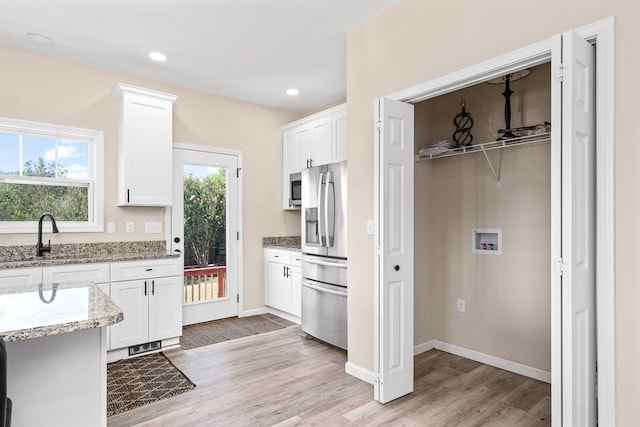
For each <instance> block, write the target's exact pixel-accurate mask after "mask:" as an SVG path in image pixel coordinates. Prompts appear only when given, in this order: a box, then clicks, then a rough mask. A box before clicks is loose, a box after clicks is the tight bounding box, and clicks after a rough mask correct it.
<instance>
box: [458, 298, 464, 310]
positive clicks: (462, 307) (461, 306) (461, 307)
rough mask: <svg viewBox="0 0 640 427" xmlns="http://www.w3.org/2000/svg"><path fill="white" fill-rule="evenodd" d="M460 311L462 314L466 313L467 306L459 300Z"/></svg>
mask: <svg viewBox="0 0 640 427" xmlns="http://www.w3.org/2000/svg"><path fill="white" fill-rule="evenodd" d="M458 311H459V312H460V313H464V311H465V306H464V300H463V299H459V300H458Z"/></svg>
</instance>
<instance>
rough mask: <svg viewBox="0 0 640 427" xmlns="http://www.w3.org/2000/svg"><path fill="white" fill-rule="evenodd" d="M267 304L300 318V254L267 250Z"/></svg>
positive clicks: (265, 252)
mask: <svg viewBox="0 0 640 427" xmlns="http://www.w3.org/2000/svg"><path fill="white" fill-rule="evenodd" d="M264 254H265V304H266V305H267V306H269V307H273V308H275V309H278V310H281V311H283V312H285V313H289V314H293V315H295V316H300V306H301V303H300V295H301V288H302V267H301V259H302V256H301V254H300V252H293V251H287V250H280V249H265V251H264Z"/></svg>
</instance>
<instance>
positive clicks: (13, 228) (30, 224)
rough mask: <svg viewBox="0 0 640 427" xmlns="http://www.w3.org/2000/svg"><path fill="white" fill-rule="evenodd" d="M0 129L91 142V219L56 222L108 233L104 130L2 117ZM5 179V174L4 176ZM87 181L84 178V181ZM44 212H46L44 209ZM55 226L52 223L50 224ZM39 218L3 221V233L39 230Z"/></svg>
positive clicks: (24, 179)
mask: <svg viewBox="0 0 640 427" xmlns="http://www.w3.org/2000/svg"><path fill="white" fill-rule="evenodd" d="M0 132H10V133H18V134H31V135H42V136H45V137H53V138H61V139H71V140H78V141H83V142H87V143H88V145H89V149H88V156H89V161H88V164H89V172H90V173H89V179H88V181H87V182H88V183H89V185H88V189H87V197H88V217H89V218H88V220H87V221H56V223H57V225H58V228H59V229H60V232H63V233H68V232H71V233H74V232H76V233H85V232H89V233H91V232H104V132H103V131H100V130H93V129H84V128H77V127H71V126H64V125H57V124H51V123H41V122H33V121H29V120H19V119H13V118H8V117H0ZM4 178H5V182H14V183H17V182H20V183H24V182H28V181H33V183H34V184H40V185H51V184H52V183H53V184H54V185H61V186H67V185H68V184H69V183H71V182H72V181H76V182H77V180H71V179H59V180H57V179H51V178H42V179H38V177H35V178H34V177H17V178H16V177H15V176H13V175H9V176H5V177H4ZM0 179H2V177H0ZM82 181H83V182H84V180H82ZM43 213H44V212H43ZM46 227H47V228H48V229H51V226H50V225H49V224H47V225H46ZM37 232H38V221H0V234H20V233H37Z"/></svg>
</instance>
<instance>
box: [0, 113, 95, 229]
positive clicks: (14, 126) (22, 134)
mask: <svg viewBox="0 0 640 427" xmlns="http://www.w3.org/2000/svg"><path fill="white" fill-rule="evenodd" d="M102 159H103V133H102V131H96V130H89V129H80V128H72V127H66V126H59V125H52V124H47V123H35V122H28V121H22V120H15V119H8V118H0V233H35V232H37V229H38V228H37V225H38V224H37V222H38V219H39V218H40V216H41V215H42V214H43V213H45V212H48V213H51V214H52V215H53V216H54V217H55V218H56V222H57V224H58V228H59V229H60V231H61V232H73V231H76V232H102V231H103V229H104V226H103V205H104V194H103V180H104V179H103V164H102V161H103V160H102Z"/></svg>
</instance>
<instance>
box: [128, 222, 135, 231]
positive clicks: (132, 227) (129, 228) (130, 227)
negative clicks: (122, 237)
mask: <svg viewBox="0 0 640 427" xmlns="http://www.w3.org/2000/svg"><path fill="white" fill-rule="evenodd" d="M135 231H136V229H135V226H134V223H133V222H131V221H128V222H127V233H134V232H135Z"/></svg>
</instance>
